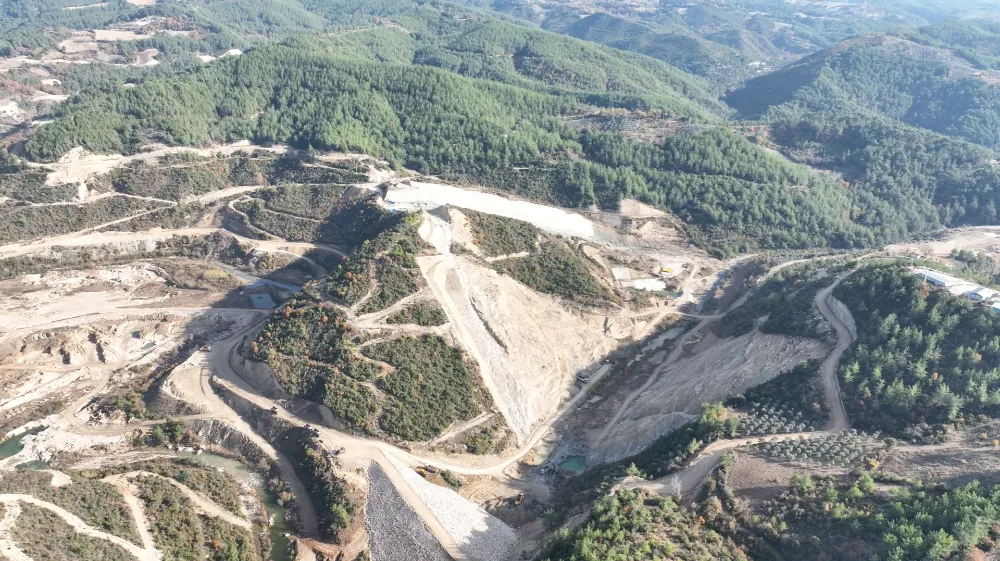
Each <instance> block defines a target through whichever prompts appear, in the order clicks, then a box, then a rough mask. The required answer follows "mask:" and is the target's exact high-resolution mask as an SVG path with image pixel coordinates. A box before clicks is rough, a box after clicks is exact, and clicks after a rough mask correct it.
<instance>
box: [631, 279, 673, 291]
mask: <svg viewBox="0 0 1000 561" xmlns="http://www.w3.org/2000/svg"><path fill="white" fill-rule="evenodd" d="M622 286H624V287H625V288H634V289H636V290H649V291H652V292H660V291H663V290H666V289H667V283H665V282H663V281H661V280H660V279H635V280H630V281H624V282H622Z"/></svg>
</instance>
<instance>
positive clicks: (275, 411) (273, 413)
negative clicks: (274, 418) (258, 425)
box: [271, 406, 278, 415]
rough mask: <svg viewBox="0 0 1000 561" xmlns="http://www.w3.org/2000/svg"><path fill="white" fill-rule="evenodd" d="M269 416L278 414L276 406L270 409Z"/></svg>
mask: <svg viewBox="0 0 1000 561" xmlns="http://www.w3.org/2000/svg"><path fill="white" fill-rule="evenodd" d="M271 414H272V415H277V414H278V408H277V406H275V407H271Z"/></svg>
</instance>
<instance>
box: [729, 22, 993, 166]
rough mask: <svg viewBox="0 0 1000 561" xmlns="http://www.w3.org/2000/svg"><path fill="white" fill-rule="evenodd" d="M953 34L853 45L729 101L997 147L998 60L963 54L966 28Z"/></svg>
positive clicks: (976, 27) (788, 115)
mask: <svg viewBox="0 0 1000 561" xmlns="http://www.w3.org/2000/svg"><path fill="white" fill-rule="evenodd" d="M987 25H988V24H976V23H970V24H967V26H966V27H964V28H962V29H961V32H962V34H969V35H972V34H975V33H976V32H977V31H979V32H985V30H984V28H985V27H986V26H987ZM951 31H953V33H951V34H949V35H948V38H949V41H950V42H949V43H947V44H945V43H943V42H941V41H931V40H925V41H924V42H925V43H926V44H920V43H918V42H916V41H912V40H911V39H910V36H909V34H901V35H903V36H902V37H897V36H895V35H874V36H868V37H861V38H859V39H854V40H850V41H845V42H844V43H842V44H840V45H837V47H835V48H831V49H828V50H825V51H822V52H820V53H817V54H815V55H812V56H810V57H807V58H804V59H802V60H800V61H797V62H796V63H794V64H791V65H789V66H786V67H785V68H782V69H781V70H778V71H776V72H773V73H771V74H768V75H767V76H764V77H761V78H756V79H754V80H751V81H750V82H749V83H747V85H746V86H745V87H743V88H741V89H739V90H737V91H735V92H733V93H731V94H730V95H729V96H727V97H726V101H727V103H729V104H730V105H731V106H732V107H734V108H735V109H737V110H738V111H740V113H741V114H742V115H743V116H745V117H751V118H758V117H764V118H767V119H770V120H785V121H791V120H794V119H798V118H802V117H803V116H808V117H809V118H817V117H821V118H837V117H840V116H845V115H860V116H882V117H886V118H889V119H892V120H897V121H901V122H904V123H906V124H909V125H912V126H914V127H919V128H922V129H926V130H930V131H934V132H938V133H941V134H945V135H949V136H954V137H957V138H962V139H965V140H968V141H970V142H974V143H976V144H980V145H983V146H987V147H991V148H996V147H998V146H1000V136H998V134H1000V133H998V132H997V130H998V124H1000V113H998V111H1000V109H998V103H997V102H998V100H1000V89H998V88H997V86H996V84H995V82H994V79H993V77H992V76H991V72H990V70H989V65H990V64H992V63H991V62H989V61H988V60H987V61H984V60H979V59H978V58H977V57H975V56H974V55H972V54H969V55H966V56H967V58H968V59H972V60H971V61H970V60H968V59H967V58H966V57H963V55H962V53H963V52H969V51H968V49H966V50H965V51H963V49H962V48H961V47H959V44H960V43H959V42H960V41H961V40H962V39H961V37H956V35H958V30H957V29H956V28H955V27H954V26H952V28H951ZM998 31H1000V30H998ZM940 34H941V33H938V30H937V29H936V27H935V26H931V27H929V28H924V29H921V30H919V31H917V32H914V34H913V39H916V40H917V41H920V40H922V39H924V38H925V37H934V36H937V35H940ZM991 38H992V40H993V41H996V40H997V38H1000V34H997V33H996V32H992V33H991ZM931 45H939V46H931ZM972 52H975V51H972ZM991 56H992V55H989V54H987V55H984V58H986V59H989V57H991ZM984 66H985V68H984Z"/></svg>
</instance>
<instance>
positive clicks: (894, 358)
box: [834, 266, 1000, 440]
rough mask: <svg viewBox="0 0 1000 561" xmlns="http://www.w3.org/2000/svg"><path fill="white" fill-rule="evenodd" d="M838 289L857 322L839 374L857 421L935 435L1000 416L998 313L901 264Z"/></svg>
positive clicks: (866, 272) (915, 435)
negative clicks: (927, 280) (854, 339)
mask: <svg viewBox="0 0 1000 561" xmlns="http://www.w3.org/2000/svg"><path fill="white" fill-rule="evenodd" d="M834 294H835V295H836V296H837V298H839V299H840V300H841V301H843V302H844V304H846V305H847V306H848V307H849V308H850V310H851V313H852V314H853V315H854V319H855V322H856V323H857V327H858V340H857V342H856V343H855V344H854V345H853V346H852V347H850V348H849V349H848V350H847V352H846V353H845V354H844V356H843V358H841V361H840V367H839V372H838V375H839V377H840V380H841V388H842V389H843V391H844V393H845V398H844V405H845V407H846V408H847V412H848V415H849V417H850V418H851V422H852V423H853V424H854V425H855V426H857V427H859V428H862V429H865V430H883V431H887V432H890V433H892V434H896V435H901V436H905V437H907V438H912V439H917V440H924V439H927V440H932V439H934V438H935V437H937V436H939V435H941V433H942V430H943V428H944V427H945V426H946V425H948V424H952V423H961V422H964V421H971V420H972V419H973V417H974V416H975V415H987V416H990V417H995V416H997V415H998V414H1000V409H998V407H1000V315H997V314H996V313H994V312H993V311H992V310H990V309H989V308H988V307H983V306H978V305H975V304H973V303H972V302H971V301H969V300H968V299H965V298H959V297H955V296H952V295H951V294H949V293H948V292H947V291H944V290H933V289H931V288H930V287H929V286H928V285H926V284H924V283H923V281H922V280H921V279H920V278H919V277H917V276H916V275H913V274H910V273H909V272H907V271H906V269H904V268H903V267H902V266H876V267H869V268H866V269H862V270H861V271H860V272H858V273H856V274H854V275H852V276H851V277H848V278H847V279H846V280H845V281H844V282H843V283H842V284H841V285H840V286H839V287H838V288H837V289H836V291H835V293H834Z"/></svg>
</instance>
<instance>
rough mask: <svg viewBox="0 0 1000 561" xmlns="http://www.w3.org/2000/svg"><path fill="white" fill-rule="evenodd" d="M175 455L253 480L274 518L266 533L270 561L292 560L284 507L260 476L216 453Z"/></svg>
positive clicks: (244, 479)
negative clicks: (269, 539)
mask: <svg viewBox="0 0 1000 561" xmlns="http://www.w3.org/2000/svg"><path fill="white" fill-rule="evenodd" d="M177 455H178V456H181V457H184V458H189V459H192V460H194V461H196V462H198V463H200V464H203V465H206V466H209V467H214V468H221V469H224V470H226V471H227V472H228V473H230V474H232V476H233V477H235V478H236V480H237V481H248V480H249V481H253V482H255V483H256V489H257V496H258V497H260V500H261V502H262V503H264V508H265V509H266V510H267V513H268V514H270V515H271V516H272V519H273V520H274V524H273V525H272V526H271V527H270V528H268V533H269V534H270V536H271V561H292V558H291V556H290V555H289V554H288V538H286V537H285V534H286V533H290V532H291V530H289V529H288V525H287V524H286V523H285V509H284V508H283V507H281V506H279V505H278V502H277V500H276V497H275V496H274V493H272V492H271V490H270V489H268V488H267V483H266V481H265V480H264V478H263V477H262V476H260V475H259V474H257V473H255V472H253V471H251V470H250V469H249V468H247V467H246V466H245V465H243V464H241V463H240V462H239V461H237V460H234V459H231V458H226V457H224V456H219V455H217V454H210V453H208V452H203V453H201V454H195V453H194V452H180V453H178V454H177Z"/></svg>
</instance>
